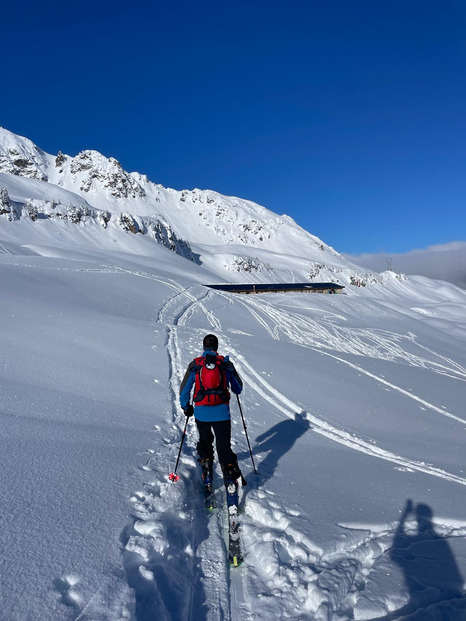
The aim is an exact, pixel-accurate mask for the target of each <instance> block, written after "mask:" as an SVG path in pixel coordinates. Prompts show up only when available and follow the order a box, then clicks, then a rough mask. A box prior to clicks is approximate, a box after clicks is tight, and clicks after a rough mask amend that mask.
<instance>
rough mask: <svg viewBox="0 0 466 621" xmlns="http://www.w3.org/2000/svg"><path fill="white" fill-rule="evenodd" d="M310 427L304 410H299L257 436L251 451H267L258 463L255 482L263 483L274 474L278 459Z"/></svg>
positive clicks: (255, 452)
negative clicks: (291, 416)
mask: <svg viewBox="0 0 466 621" xmlns="http://www.w3.org/2000/svg"><path fill="white" fill-rule="evenodd" d="M310 427H311V425H310V423H309V421H308V420H307V419H306V415H305V412H300V413H299V414H298V413H296V414H295V417H294V419H292V418H286V419H285V420H282V421H280V422H279V423H277V424H276V425H274V426H273V427H271V428H270V429H268V430H267V431H266V432H265V433H262V434H261V435H260V436H257V438H256V443H257V444H255V446H254V448H253V453H254V454H259V453H267V456H266V457H265V459H263V460H262V461H261V463H260V467H259V468H258V477H257V478H256V483H260V484H262V485H263V484H264V483H266V482H267V481H268V480H269V479H270V478H271V477H272V476H273V475H274V473H275V471H276V469H277V467H278V462H279V461H280V459H281V458H282V457H283V455H285V454H286V453H288V451H289V450H290V449H291V448H292V447H293V445H294V443H295V442H296V441H297V440H298V439H299V438H300V437H301V436H302V435H303V434H305V433H306V431H308V430H309V429H310ZM256 486H257V485H254V487H256Z"/></svg>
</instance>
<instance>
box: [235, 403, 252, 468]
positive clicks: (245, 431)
mask: <svg viewBox="0 0 466 621" xmlns="http://www.w3.org/2000/svg"><path fill="white" fill-rule="evenodd" d="M236 399H237V400H238V407H239V411H240V413H241V419H242V421H243V427H244V433H245V435H246V440H247V441H248V447H249V454H250V455H251V461H252V467H253V468H254V473H255V474H257V470H256V464H255V463H254V457H253V456H252V449H251V444H250V443H249V438H248V428H247V427H246V421H245V420H244V416H243V408H242V407H241V403H240V400H239V396H238V395H236Z"/></svg>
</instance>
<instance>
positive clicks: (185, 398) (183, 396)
mask: <svg viewBox="0 0 466 621" xmlns="http://www.w3.org/2000/svg"><path fill="white" fill-rule="evenodd" d="M195 366H196V365H195V364H194V362H191V363H190V365H189V367H188V368H187V369H186V373H185V374H184V378H183V381H182V382H181V386H180V405H181V409H183V410H185V409H186V408H187V407H188V405H189V401H190V400H191V389H192V387H193V385H194V381H195V379H196V375H195V373H194V367H195Z"/></svg>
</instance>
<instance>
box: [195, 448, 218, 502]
mask: <svg viewBox="0 0 466 621" xmlns="http://www.w3.org/2000/svg"><path fill="white" fill-rule="evenodd" d="M198 461H199V464H200V465H201V476H202V482H203V485H204V501H205V507H206V509H214V508H215V501H214V491H213V482H214V474H213V465H214V462H213V459H199V460H198Z"/></svg>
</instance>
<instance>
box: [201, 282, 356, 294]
mask: <svg viewBox="0 0 466 621" xmlns="http://www.w3.org/2000/svg"><path fill="white" fill-rule="evenodd" d="M206 286H207V287H210V288H211V289H218V290H220V291H231V292H233V293H266V292H277V291H325V290H334V291H336V290H340V289H344V287H343V285H337V284H336V283H334V282H325V283H320V282H305V283H296V282H293V283H270V284H264V283H260V284H250V283H248V284H220V285H206Z"/></svg>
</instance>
